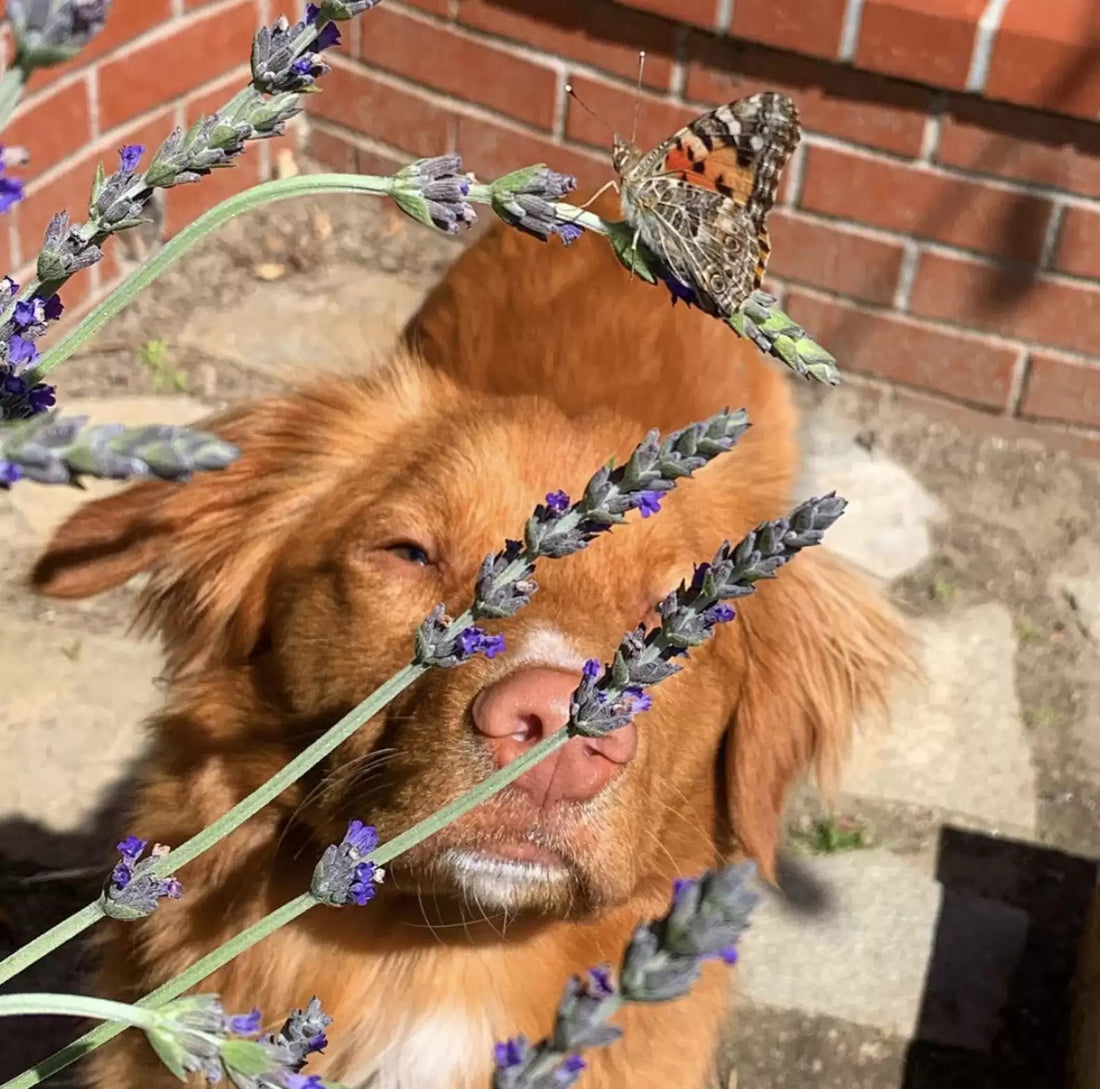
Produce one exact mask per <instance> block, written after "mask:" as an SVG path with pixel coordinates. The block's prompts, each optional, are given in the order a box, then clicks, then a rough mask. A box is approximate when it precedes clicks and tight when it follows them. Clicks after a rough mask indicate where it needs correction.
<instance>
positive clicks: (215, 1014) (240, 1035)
mask: <svg viewBox="0 0 1100 1089" xmlns="http://www.w3.org/2000/svg"><path fill="white" fill-rule="evenodd" d="M157 1013H158V1017H157V1023H156V1024H155V1025H154V1026H153V1027H152V1028H149V1029H147V1030H146V1035H147V1036H148V1038H149V1042H150V1043H151V1044H152V1045H153V1048H154V1050H155V1051H156V1053H157V1055H158V1056H159V1057H160V1059H161V1061H162V1062H163V1063H164V1065H165V1066H167V1067H168V1069H169V1070H171V1071H172V1073H173V1074H175V1075H176V1077H178V1078H179V1079H180V1080H181V1081H183V1080H186V1078H187V1075H188V1074H189V1073H200V1074H202V1075H203V1077H204V1078H205V1079H206V1081H207V1083H208V1084H210V1085H215V1084H217V1083H218V1082H220V1081H222V1079H223V1078H225V1077H228V1078H229V1081H230V1082H232V1084H233V1085H234V1086H236V1087H237V1089H323V1087H324V1082H322V1081H321V1079H320V1078H318V1077H317V1076H316V1075H309V1076H306V1075H302V1074H300V1073H299V1071H300V1070H301V1067H302V1064H303V1062H304V1059H305V1054H307V1053H308V1051H301V1049H300V1048H296V1047H295V1046H294V1045H293V1044H292V1043H291V1042H290V1041H289V1040H288V1039H287V1038H286V1036H285V1035H284V1033H285V1032H286V1030H287V1027H288V1026H290V1025H292V1023H294V1022H295V1019H296V1018H298V1019H299V1020H301V1019H302V1018H304V1017H308V1018H312V1021H313V1022H314V1023H320V1022H323V1024H324V1025H327V1024H328V1023H329V1022H330V1021H331V1018H330V1017H328V1016H327V1015H326V1014H324V1013H323V1012H322V1011H321V1008H320V1003H319V1002H318V1001H317V999H316V998H315V999H313V1000H312V1001H311V1002H310V1004H309V1010H308V1012H306V1011H302V1010H295V1011H294V1013H292V1014H291V1016H290V1018H289V1019H288V1020H287V1022H286V1025H284V1031H283V1032H281V1033H279V1034H278V1035H270V1034H269V1035H267V1036H264V1037H261V1038H260V1039H258V1040H249V1039H244V1037H249V1036H255V1035H256V1034H257V1033H258V1032H259V1030H260V1021H261V1015H260V1011H259V1010H252V1011H251V1012H250V1013H247V1014H239V1015H236V1016H234V1015H231V1014H227V1013H226V1012H225V1010H224V1009H223V1008H222V1004H221V1001H220V1000H219V999H218V996H217V995H189V996H187V997H186V998H178V999H176V1000H175V1001H172V1002H168V1003H166V1004H165V1005H164V1006H161V1007H160V1008H159V1009H158V1010H157ZM312 1050H316V1049H315V1048H314V1049H312Z"/></svg>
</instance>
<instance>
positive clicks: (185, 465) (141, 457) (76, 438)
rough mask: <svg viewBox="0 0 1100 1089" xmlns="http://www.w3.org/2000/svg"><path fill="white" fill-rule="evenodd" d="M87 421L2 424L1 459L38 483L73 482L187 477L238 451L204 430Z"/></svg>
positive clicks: (41, 418)
mask: <svg viewBox="0 0 1100 1089" xmlns="http://www.w3.org/2000/svg"><path fill="white" fill-rule="evenodd" d="M39 388H44V389H47V390H50V391H51V393H52V389H53V387H52V386H46V387H39ZM33 392H34V391H31V393H32V394H33ZM0 405H3V399H2V398H0ZM32 407H33V406H32ZM4 410H5V412H6V411H7V409H6V407H5V409H4ZM28 414H29V413H28ZM86 423H87V420H86V418H85V417H83V416H71V417H69V418H68V419H64V420H62V419H59V418H58V417H57V416H56V414H54V413H48V414H44V415H38V416H35V417H34V418H33V419H29V420H24V421H22V422H20V423H17V424H13V425H12V426H9V427H5V428H0V462H7V463H9V464H11V465H16V466H18V468H19V471H20V475H21V476H22V477H23V478H24V479H26V480H34V481H36V482H37V483H39V484H75V483H77V482H78V481H79V480H80V479H81V477H84V476H93V477H99V478H101V479H107V480H125V479H128V478H132V477H139V478H141V477H156V478H159V479H160V480H187V479H188V478H189V477H190V476H191V475H192V474H193V473H196V472H209V471H211V470H215V469H224V468H225V467H226V466H228V465H230V464H232V463H233V462H234V461H235V460H236V459H237V458H238V457H239V456H240V451H239V450H238V449H237V447H235V446H232V445H230V444H229V443H227V442H223V441H222V440H221V439H219V438H217V437H216V436H214V435H210V434H208V433H206V432H204V431H192V430H190V429H188V428H184V427H175V426H172V425H158V424H155V425H152V426H149V427H123V426H122V424H99V425H98V426H96V427H85V424H86Z"/></svg>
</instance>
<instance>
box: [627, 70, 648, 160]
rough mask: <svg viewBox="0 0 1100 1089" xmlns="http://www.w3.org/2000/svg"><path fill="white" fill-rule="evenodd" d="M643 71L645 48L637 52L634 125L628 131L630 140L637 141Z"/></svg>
mask: <svg viewBox="0 0 1100 1089" xmlns="http://www.w3.org/2000/svg"><path fill="white" fill-rule="evenodd" d="M644 71H645V50H644V49H642V50H640V51H639V53H638V86H637V87H636V88H635V89H634V126H633V128H632V129H631V131H630V142H631V143H632V144H635V143H637V142H638V108H639V107H640V106H641V104H642V73H643V72H644Z"/></svg>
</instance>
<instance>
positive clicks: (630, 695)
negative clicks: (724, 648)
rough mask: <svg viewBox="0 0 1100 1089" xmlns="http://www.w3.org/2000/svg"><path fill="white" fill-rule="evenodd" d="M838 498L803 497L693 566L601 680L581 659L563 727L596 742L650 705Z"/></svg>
mask: <svg viewBox="0 0 1100 1089" xmlns="http://www.w3.org/2000/svg"><path fill="white" fill-rule="evenodd" d="M845 505H846V504H845V501H844V500H843V499H841V498H839V497H838V496H836V495H826V496H823V497H821V498H820V499H808V500H807V501H806V502H805V503H802V504H800V505H799V506H798V507H796V508H795V509H794V510H793V511H792V512H791V513H790V515H789V516H788V517H786V518H777V519H775V520H774V521H771V522H762V523H761V524H760V525H758V526H757V527H756V529H754V530H753V531H752V532H751V533H749V534H748V535H747V536H745V537H744V538H743V539H742V540H741V541H740V543H739V544H738V545H737V546H736V547H732V546H731V545H730V544H729V542H728V541H727V542H725V543H724V544H723V545H722V546H721V548H719V549H718V552H717V553H716V554H715V556H714V559H713V560H711V562H710V563H705V564H700V565H699V566H698V567H697V568H696V569H695V574H694V577H693V578H692V580H691V583H690V584H686V583H681V584H680V586H679V587H678V588H677V589H676V590H673V591H672V593H671V594H669V595H668V596H667V597H666V598H665V599H664V600H663V601H662V602H661V603H660V604H659V605H658V606H657V611H658V613H659V614H660V617H661V623H660V626H659V627H656V628H653V629H652V630H650V631H648V632H647V631H646V629H645V628H644V627H639V628H638V629H636V630H635V631H633V632H630V633H629V634H627V635H626V636H624V637H623V640H622V642H621V643H620V644H619V649H618V650H617V651H616V652H615V657H614V659H613V661H612V663H611V665H610V666H609V667H608V668H607V669H606V670H605V671H604V672H603V674H602V675H601V674H600V672H599V669H598V668H596V666H597V665H598V663H594V662H587V663H585V668H584V670H583V672H582V675H581V682H580V684H579V685H578V686H577V689H576V691H575V692H574V693H573V698H572V700H571V703H570V711H569V724H568V729H569V732H570V733H571V734H573V735H574V736H576V735H581V736H584V737H602V736H603V735H604V734H606V733H608V731H610V730H617V729H619V728H620V727H621V726H625V725H626V724H627V723H628V722H630V721H631V720H632V719H633V717H634V715H635V714H637V713H638V712H639V711H644V710H646V709H647V708H648V707H649V697H648V696H647V695H646V694H645V692H644V689H645V688H646V687H648V686H650V685H653V684H657V683H658V682H659V681H662V680H664V679H665V678H666V677H670V676H672V674H673V673H678V672H679V670H680V668H681V667H680V666H679V665H677V664H675V663H674V662H673V659H674V658H679V657H682V656H684V655H686V654H687V652H688V649H689V648H690V647H694V646H698V645H699V644H700V643H703V642H705V641H706V640H707V639H709V638H710V637H711V635H712V634H713V633H714V629H715V627H716V625H718V624H724V623H728V622H729V621H731V620H733V619H734V617H735V616H736V615H737V614H736V611H735V610H734V608H733V607H732V606H730V605H728V604H726V602H727V601H731V600H736V599H737V598H739V597H745V596H746V595H748V594H751V593H753V588H754V584H755V583H756V582H758V581H759V580H760V579H769V578H775V575H776V572H777V571H778V570H779V568H780V567H782V566H783V565H784V564H786V563H788V562H789V561H790V560H792V559H793V558H794V557H795V556H796V555H797V554H798V553H799V552H800V551H801V550H802V549H803V548H810V547H812V546H813V545H816V544H819V543H820V541H821V539H822V537H823V536H824V534H825V530H826V529H828V527H829V526H831V525H832V524H833V522H835V521H836V520H837V519H838V518H839V517H840V516H841V514H843V513H844V507H845Z"/></svg>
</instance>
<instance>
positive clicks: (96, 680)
mask: <svg viewBox="0 0 1100 1089" xmlns="http://www.w3.org/2000/svg"><path fill="white" fill-rule="evenodd" d="M159 669H160V654H159V652H158V651H157V649H156V648H155V647H154V646H152V645H143V644H138V643H135V642H133V641H131V640H127V639H119V638H114V637H108V636H94V635H88V634H86V633H82V632H80V631H76V630H72V629H65V628H54V627H46V626H44V625H41V624H29V623H20V622H16V621H12V620H10V619H6V620H4V622H3V623H2V625H0V692H3V693H4V697H3V701H2V702H0V753H3V759H2V761H0V852H3V853H6V854H7V855H8V856H9V857H14V858H33V859H35V860H37V861H40V862H47V861H48V862H67V861H69V860H68V858H67V854H66V851H65V847H64V841H63V839H62V837H63V836H65V835H66V834H74V833H77V832H79V831H80V830H81V829H82V828H84V827H85V825H86V824H87V822H88V821H89V820H90V819H91V818H92V817H93V816H94V815H95V813H96V811H97V809H98V808H99V807H100V806H101V805H102V804H103V803H104V802H105V801H106V800H107V799H108V798H109V797H110V795H111V793H112V791H113V790H114V789H115V788H116V787H117V786H118V784H119V782H120V780H121V779H122V778H123V777H124V775H125V772H126V769H127V768H128V767H129V766H130V764H131V762H132V761H133V760H134V759H135V758H136V757H137V756H138V755H139V754H140V752H141V751H142V748H143V745H144V738H145V731H144V729H143V726H142V720H143V719H144V718H145V717H146V716H147V715H148V714H150V713H151V712H152V711H153V710H154V709H155V708H156V706H157V704H158V702H159V698H158V695H157V692H156V690H155V688H154V684H153V680H154V678H155V676H156V675H157V673H158V671H159ZM104 848H105V849H107V848H109V844H105V845H104Z"/></svg>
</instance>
